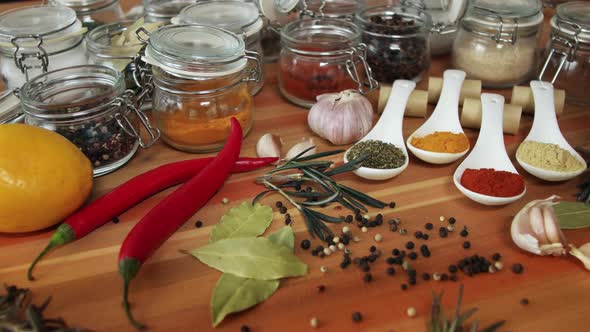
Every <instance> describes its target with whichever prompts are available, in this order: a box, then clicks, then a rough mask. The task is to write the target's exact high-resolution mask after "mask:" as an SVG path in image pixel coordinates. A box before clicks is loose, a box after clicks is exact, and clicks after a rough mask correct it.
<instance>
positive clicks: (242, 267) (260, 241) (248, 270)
mask: <svg viewBox="0 0 590 332" xmlns="http://www.w3.org/2000/svg"><path fill="white" fill-rule="evenodd" d="M190 253H191V255H193V256H195V257H196V258H198V259H199V260H200V261H201V262H203V263H204V264H207V265H208V266H210V267H212V268H214V269H217V270H219V271H221V272H225V273H231V274H235V275H237V276H240V277H245V278H255V279H263V280H271V279H279V278H284V277H294V276H301V275H305V274H306V273H307V265H305V263H303V262H302V261H301V260H299V258H297V257H296V256H295V255H293V253H291V249H289V248H287V247H283V246H280V245H277V244H275V243H273V242H272V241H271V240H269V239H267V238H263V237H256V238H231V239H223V240H219V241H216V242H213V243H209V244H207V245H205V246H203V247H200V248H198V249H195V250H193V251H191V252H190Z"/></svg>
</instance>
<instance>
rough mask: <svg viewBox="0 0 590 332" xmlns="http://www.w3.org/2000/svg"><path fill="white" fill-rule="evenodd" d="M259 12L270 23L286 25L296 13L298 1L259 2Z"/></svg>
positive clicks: (263, 0) (266, 0)
mask: <svg viewBox="0 0 590 332" xmlns="http://www.w3.org/2000/svg"><path fill="white" fill-rule="evenodd" d="M258 5H259V6H260V12H261V13H262V15H264V16H265V17H266V18H268V19H269V20H270V21H271V22H279V23H282V24H284V23H286V22H287V21H289V18H288V17H289V16H290V15H291V14H293V13H294V12H295V11H297V7H298V5H299V0H259V1H258Z"/></svg>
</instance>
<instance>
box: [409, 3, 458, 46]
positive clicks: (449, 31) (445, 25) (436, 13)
mask: <svg viewBox="0 0 590 332" xmlns="http://www.w3.org/2000/svg"><path fill="white" fill-rule="evenodd" d="M467 2H468V1H467V0H402V4H404V5H409V6H412V5H413V6H416V7H417V8H419V9H421V10H424V11H425V12H426V13H428V14H429V15H430V17H431V19H432V28H431V30H430V31H431V32H432V33H431V34H430V54H431V55H432V56H441V55H446V54H448V53H450V52H451V49H452V47H453V40H455V37H456V36H457V31H458V30H459V21H460V20H461V18H462V17H463V14H465V9H466V8H467Z"/></svg>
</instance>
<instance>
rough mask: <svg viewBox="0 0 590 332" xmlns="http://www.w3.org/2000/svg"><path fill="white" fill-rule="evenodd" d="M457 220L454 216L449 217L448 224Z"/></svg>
mask: <svg viewBox="0 0 590 332" xmlns="http://www.w3.org/2000/svg"><path fill="white" fill-rule="evenodd" d="M455 222H457V220H456V219H455V218H454V217H450V218H449V224H451V225H454V224H455Z"/></svg>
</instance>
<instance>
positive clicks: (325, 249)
mask: <svg viewBox="0 0 590 332" xmlns="http://www.w3.org/2000/svg"><path fill="white" fill-rule="evenodd" d="M323 253H324V255H326V256H330V255H331V254H332V250H330V248H324V251H323Z"/></svg>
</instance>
